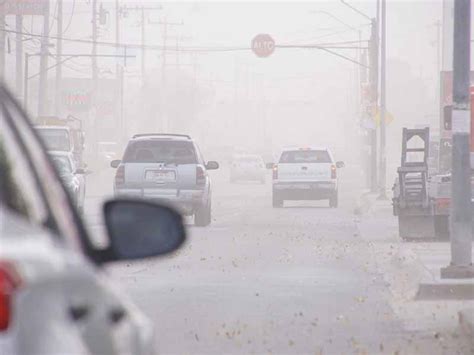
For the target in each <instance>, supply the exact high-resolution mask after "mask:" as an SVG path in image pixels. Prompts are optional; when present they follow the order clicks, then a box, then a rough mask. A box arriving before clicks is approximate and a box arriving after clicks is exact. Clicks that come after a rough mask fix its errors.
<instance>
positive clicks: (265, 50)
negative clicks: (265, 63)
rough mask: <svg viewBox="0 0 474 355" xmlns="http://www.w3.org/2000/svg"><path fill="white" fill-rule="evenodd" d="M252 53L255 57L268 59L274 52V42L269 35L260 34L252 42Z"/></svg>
mask: <svg viewBox="0 0 474 355" xmlns="http://www.w3.org/2000/svg"><path fill="white" fill-rule="evenodd" d="M252 51H253V52H254V53H255V55H256V56H257V57H260V58H266V57H269V56H270V55H271V54H272V53H273V52H274V51H275V41H274V39H273V38H272V37H271V36H270V35H269V34H266V33H260V34H258V35H256V36H255V37H254V38H253V40H252Z"/></svg>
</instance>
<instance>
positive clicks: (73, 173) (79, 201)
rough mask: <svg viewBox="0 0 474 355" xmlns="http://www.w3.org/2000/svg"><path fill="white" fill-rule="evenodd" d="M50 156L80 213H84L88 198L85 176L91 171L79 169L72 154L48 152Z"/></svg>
mask: <svg viewBox="0 0 474 355" xmlns="http://www.w3.org/2000/svg"><path fill="white" fill-rule="evenodd" d="M48 155H49V156H50V158H51V160H52V161H53V164H54V166H55V167H56V170H57V171H58V174H59V177H60V178H61V180H62V181H63V184H64V185H65V186H66V189H67V190H68V191H69V193H70V194H71V197H72V200H73V202H74V204H75V205H76V207H77V209H78V210H79V212H81V213H82V212H83V211H84V201H85V197H86V178H85V175H86V174H88V173H89V171H88V170H86V169H84V168H78V167H77V166H76V163H75V162H74V158H73V156H72V154H71V153H68V152H58V151H48Z"/></svg>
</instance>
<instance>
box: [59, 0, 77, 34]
mask: <svg viewBox="0 0 474 355" xmlns="http://www.w3.org/2000/svg"><path fill="white" fill-rule="evenodd" d="M75 10H76V0H72V10H71V16H70V17H69V22H68V24H67V26H66V28H65V29H64V31H63V33H62V35H65V34H66V32H67V31H68V30H69V27H71V24H72V19H73V17H74V12H75Z"/></svg>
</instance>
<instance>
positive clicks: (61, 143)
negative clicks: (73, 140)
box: [38, 128, 71, 151]
mask: <svg viewBox="0 0 474 355" xmlns="http://www.w3.org/2000/svg"><path fill="white" fill-rule="evenodd" d="M38 133H39V135H40V137H41V139H42V140H43V141H44V143H45V144H46V147H47V148H48V149H49V150H60V151H69V150H70V149H71V147H70V142H69V141H70V140H69V133H68V131H67V130H65V129H58V128H41V129H38Z"/></svg>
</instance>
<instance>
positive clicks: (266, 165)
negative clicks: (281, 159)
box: [265, 163, 275, 169]
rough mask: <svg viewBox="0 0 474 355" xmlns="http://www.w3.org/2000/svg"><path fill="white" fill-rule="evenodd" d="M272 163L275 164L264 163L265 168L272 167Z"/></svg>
mask: <svg viewBox="0 0 474 355" xmlns="http://www.w3.org/2000/svg"><path fill="white" fill-rule="evenodd" d="M274 165H275V164H274V163H266V164H265V167H266V168H267V169H273V166H274Z"/></svg>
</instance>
